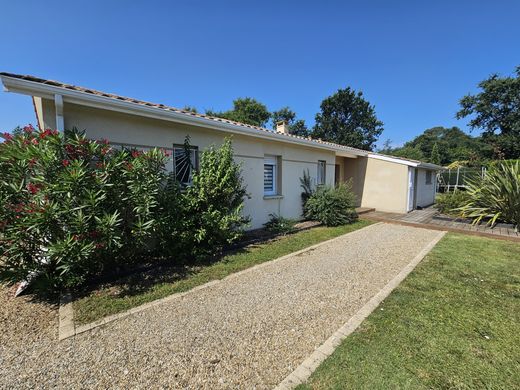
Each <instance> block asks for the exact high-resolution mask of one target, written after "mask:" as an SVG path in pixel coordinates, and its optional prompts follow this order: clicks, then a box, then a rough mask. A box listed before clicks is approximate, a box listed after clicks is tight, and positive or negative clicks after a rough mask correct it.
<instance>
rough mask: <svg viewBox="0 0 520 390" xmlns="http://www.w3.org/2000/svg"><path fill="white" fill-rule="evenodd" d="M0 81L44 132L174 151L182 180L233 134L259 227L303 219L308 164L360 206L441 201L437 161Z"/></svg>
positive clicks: (28, 82) (172, 165)
mask: <svg viewBox="0 0 520 390" xmlns="http://www.w3.org/2000/svg"><path fill="white" fill-rule="evenodd" d="M0 78H1V80H2V83H3V85H4V88H5V90H6V91H8V92H16V93H20V94H25V95H29V96H31V97H32V101H33V104H34V110H35V113H36V119H37V123H38V126H39V127H40V128H41V129H44V128H52V129H57V130H59V131H63V130H64V129H71V128H73V127H76V128H78V129H80V130H85V132H86V135H87V137H89V138H92V139H108V140H109V142H110V143H111V144H113V145H115V146H124V147H131V148H137V149H142V150H146V149H149V148H153V147H160V148H165V149H168V150H170V151H171V152H172V158H171V160H169V162H168V167H167V169H168V170H170V171H173V172H174V173H175V175H176V176H177V178H178V179H179V180H180V181H181V182H186V183H187V182H189V180H190V176H191V175H190V169H191V164H187V161H188V160H187V159H188V158H189V159H190V160H191V161H192V162H193V164H194V165H195V166H196V164H197V161H198V155H199V153H200V151H202V150H204V149H205V148H206V147H208V146H209V145H211V144H217V145H218V144H220V143H222V141H223V139H224V138H225V137H228V136H230V135H232V136H233V146H234V151H235V159H236V160H237V161H239V162H241V163H242V169H243V177H244V182H245V184H246V185H247V190H248V192H249V194H250V196H251V198H250V199H247V200H246V202H245V211H244V212H245V214H247V215H250V216H251V218H252V226H251V227H252V228H257V227H261V226H262V224H263V223H265V222H266V221H267V220H268V219H269V214H272V213H276V214H280V215H283V216H285V217H288V218H299V217H301V213H302V209H301V197H300V195H301V188H300V178H301V177H302V176H303V172H304V171H305V170H307V169H308V170H309V172H310V175H311V177H312V179H313V180H314V182H315V183H316V184H318V185H320V184H327V185H333V184H335V183H339V182H342V181H346V180H349V179H351V180H352V185H353V190H354V191H355V193H356V194H357V196H358V205H359V206H361V207H369V208H375V209H377V210H380V211H387V212H395V213H406V212H408V211H410V210H413V209H415V208H416V207H418V206H427V205H430V204H432V203H433V202H434V197H435V187H436V186H435V171H436V170H439V169H441V167H439V166H437V165H433V164H428V163H423V162H420V161H413V160H407V159H402V158H396V157H390V156H385V155H381V154H378V153H373V152H368V151H365V150H360V149H356V148H351V147H348V146H343V145H337V144H334V143H330V142H325V141H322V140H320V139H311V138H304V137H299V136H295V135H292V134H289V132H288V126H287V125H286V124H284V123H281V124H279V125H278V127H277V129H276V131H273V130H269V129H265V128H261V127H256V126H251V125H247V124H243V123H238V122H233V121H230V120H226V119H221V118H215V117H210V116H206V115H203V114H197V113H193V112H188V111H184V110H179V109H176V108H173V107H168V106H165V105H162V104H153V103H149V102H144V101H141V100H137V99H132V98H127V97H122V96H118V95H114V94H110V93H104V92H99V91H95V90H92V89H87V88H82V87H77V86H73V85H69V84H64V83H61V82H57V81H51V80H44V79H41V78H37V77H33V76H23V75H16V74H10V73H0ZM186 135H189V136H190V143H191V145H193V146H192V149H191V151H190V152H189V156H186V155H185V149H184V148H183V146H182V144H183V142H184V139H185V137H186Z"/></svg>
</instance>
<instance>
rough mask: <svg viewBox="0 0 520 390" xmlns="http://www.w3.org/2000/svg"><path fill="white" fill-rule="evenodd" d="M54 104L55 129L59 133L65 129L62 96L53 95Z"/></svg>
mask: <svg viewBox="0 0 520 390" xmlns="http://www.w3.org/2000/svg"><path fill="white" fill-rule="evenodd" d="M54 105H55V107H56V130H58V131H59V132H60V133H63V132H64V131H65V120H64V118H63V96H61V95H54Z"/></svg>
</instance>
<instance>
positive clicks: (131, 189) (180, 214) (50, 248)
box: [0, 126, 247, 290]
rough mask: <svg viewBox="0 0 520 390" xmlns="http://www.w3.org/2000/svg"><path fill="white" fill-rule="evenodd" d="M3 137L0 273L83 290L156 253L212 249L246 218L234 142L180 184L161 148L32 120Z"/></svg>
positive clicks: (3, 277)
mask: <svg viewBox="0 0 520 390" xmlns="http://www.w3.org/2000/svg"><path fill="white" fill-rule="evenodd" d="M4 138H5V139H6V142H4V143H0V281H3V282H7V283H15V282H18V281H22V280H32V281H33V282H34V284H35V285H36V287H39V288H40V289H44V290H49V289H50V290H56V289H59V288H62V287H66V288H74V287H77V286H79V285H81V284H83V283H85V282H87V281H88V280H89V279H90V278H92V277H93V276H94V275H97V274H99V273H101V272H103V271H106V270H113V269H117V267H119V266H122V265H125V264H129V263H133V262H136V261H138V260H141V259H143V258H144V257H145V256H149V255H159V256H164V255H165V254H174V255H175V259H186V258H191V257H199V256H202V255H207V254H212V253H214V252H215V251H219V250H220V249H221V248H222V246H223V245H225V244H228V243H231V242H232V241H233V240H235V239H236V238H237V237H238V236H239V235H240V233H241V228H242V227H243V225H244V224H245V223H246V222H247V218H244V217H243V216H242V207H243V197H244V196H245V188H244V187H243V185H242V178H241V176H240V166H239V165H238V164H236V163H235V162H234V160H233V150H232V147H231V141H230V140H226V141H225V143H224V145H223V146H222V147H221V148H213V147H212V148H209V150H208V151H206V152H204V153H203V154H202V157H201V164H200V170H199V172H197V173H195V174H194V178H193V185H192V186H191V187H189V188H184V189H181V188H180V185H179V183H177V182H175V179H174V177H173V176H170V177H169V178H168V176H167V175H166V173H165V169H164V166H165V163H166V159H167V155H166V153H165V152H163V151H161V150H158V149H153V150H150V151H148V152H145V153H142V152H139V151H137V150H114V149H112V148H111V147H110V146H109V145H108V143H107V142H97V141H92V140H88V139H86V138H85V136H84V135H83V134H81V133H79V132H77V131H72V132H67V133H66V134H65V136H64V135H62V134H60V133H58V132H57V131H51V130H45V131H36V130H35V129H33V128H32V127H31V126H27V127H25V128H24V130H23V131H18V132H16V133H15V134H14V135H10V134H4Z"/></svg>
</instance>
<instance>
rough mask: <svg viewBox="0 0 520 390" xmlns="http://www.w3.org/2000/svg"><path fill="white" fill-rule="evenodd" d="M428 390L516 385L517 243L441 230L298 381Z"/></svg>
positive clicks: (519, 370)
mask: <svg viewBox="0 0 520 390" xmlns="http://www.w3.org/2000/svg"><path fill="white" fill-rule="evenodd" d="M432 388H434V389H439V388H441V389H448V388H450V389H451V388H453V389H513V388H516V389H519V388H520V244H518V243H513V242H507V241H499V240H493V239H488V238H480V237H473V236H465V235H461V234H451V233H450V234H448V235H446V236H445V237H444V238H443V239H442V240H441V241H440V242H439V244H438V245H437V246H436V247H435V248H434V249H433V250H432V252H430V254H429V255H428V256H427V257H426V258H425V259H424V260H423V262H421V264H419V266H418V267H417V268H416V269H415V271H414V272H413V273H412V274H411V275H410V276H409V277H408V278H407V279H406V280H405V281H404V282H403V283H402V284H401V285H400V286H399V287H398V288H397V289H396V290H394V292H393V293H392V294H391V295H390V296H389V297H388V298H387V299H386V300H385V301H384V302H383V303H382V304H381V305H380V307H379V308H378V309H376V310H375V311H374V312H373V313H372V314H371V315H370V316H369V317H368V318H367V319H366V320H365V321H364V322H363V324H362V325H361V326H360V328H359V329H358V330H357V331H356V332H354V333H353V334H352V335H351V336H349V337H348V338H347V339H345V340H344V342H343V343H342V344H341V345H340V346H339V347H338V349H337V350H336V351H335V352H334V353H333V354H332V355H331V356H330V357H329V358H328V359H327V360H326V361H325V362H324V363H323V364H322V365H321V366H320V367H319V368H318V369H317V370H316V371H315V372H314V374H313V375H312V376H311V378H310V380H309V382H308V384H306V385H303V386H300V387H298V389H299V390H303V389H432Z"/></svg>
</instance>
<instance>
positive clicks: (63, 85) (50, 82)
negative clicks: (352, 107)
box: [0, 72, 421, 163]
mask: <svg viewBox="0 0 520 390" xmlns="http://www.w3.org/2000/svg"><path fill="white" fill-rule="evenodd" d="M0 75H3V76H7V77H12V78H17V79H22V80H27V81H32V82H36V83H41V84H46V85H52V86H54V87H59V88H65V89H69V90H73V91H78V92H84V93H88V94H90V95H97V96H102V97H106V98H110V99H114V100H120V101H126V102H129V103H134V104H139V105H142V106H148V107H155V108H158V109H162V110H167V111H172V112H176V113H180V114H184V115H189V116H194V117H198V118H204V119H208V120H212V121H216V122H221V123H227V124H231V125H235V126H240V127H247V128H250V129H255V130H259V131H264V132H269V133H275V132H274V131H273V130H269V129H266V128H264V127H260V126H253V125H249V124H247V123H240V122H235V121H231V120H229V119H224V118H218V117H214V116H210V115H205V114H199V113H194V112H191V111H186V110H182V109H178V108H175V107H170V106H166V105H164V104H157V103H150V102H145V101H143V100H138V99H134V98H129V97H124V96H120V95H116V94H112V93H107V92H101V91H97V90H95V89H91V88H84V87H79V86H76V85H71V84H66V83H61V82H59V81H55V80H46V79H42V78H39V77H35V76H30V75H19V74H14V73H6V72H0ZM276 134H281V135H284V136H286V137H290V138H296V139H301V140H306V141H311V142H315V143H317V144H321V145H329V146H332V147H335V148H338V149H344V150H345V151H349V150H351V151H357V152H362V153H371V154H377V155H380V156H385V155H383V154H380V153H375V152H368V151H366V150H362V149H357V148H353V147H350V146H345V145H339V144H335V143H333V142H327V141H323V140H321V139H319V138H318V139H314V138H311V137H301V136H298V135H294V134H283V133H276ZM387 157H392V158H394V159H398V160H403V161H411V162H417V163H421V161H417V160H411V159H404V158H400V157H394V156H387Z"/></svg>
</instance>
